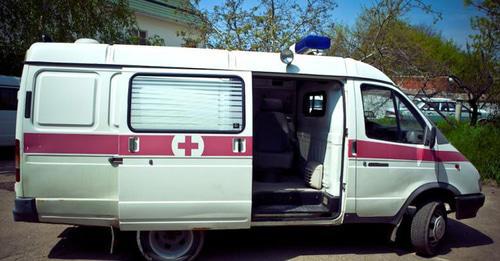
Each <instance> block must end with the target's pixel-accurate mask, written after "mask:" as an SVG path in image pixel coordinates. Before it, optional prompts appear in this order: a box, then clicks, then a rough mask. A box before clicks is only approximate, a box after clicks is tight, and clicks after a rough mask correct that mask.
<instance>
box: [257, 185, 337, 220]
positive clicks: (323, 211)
mask: <svg viewBox="0 0 500 261" xmlns="http://www.w3.org/2000/svg"><path fill="white" fill-rule="evenodd" d="M338 206H339V199H338V198H335V197H332V196H330V195H329V194H327V193H323V192H321V191H288V192H265V193H257V194H254V196H253V209H252V212H253V213H252V216H253V220H254V221H263V220H270V219H280V220H282V219H296V218H321V217H328V216H331V215H332V214H334V213H336V212H338Z"/></svg>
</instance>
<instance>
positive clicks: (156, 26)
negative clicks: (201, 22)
mask: <svg viewBox="0 0 500 261" xmlns="http://www.w3.org/2000/svg"><path fill="white" fill-rule="evenodd" d="M135 15H136V19H137V24H138V26H139V28H140V29H141V30H145V31H147V36H148V37H150V36H153V35H155V34H157V35H158V36H160V37H161V38H163V39H164V40H165V45H167V46H181V45H182V44H183V43H184V41H183V39H182V37H180V36H177V32H178V31H186V32H187V31H188V26H187V25H181V24H178V23H174V22H169V21H165V20H161V19H158V18H154V17H151V16H147V15H144V14H141V13H135Z"/></svg>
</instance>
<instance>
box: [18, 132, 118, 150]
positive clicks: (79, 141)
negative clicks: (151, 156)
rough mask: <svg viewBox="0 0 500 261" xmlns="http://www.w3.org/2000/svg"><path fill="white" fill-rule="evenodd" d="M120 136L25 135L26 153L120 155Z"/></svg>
mask: <svg viewBox="0 0 500 261" xmlns="http://www.w3.org/2000/svg"><path fill="white" fill-rule="evenodd" d="M117 145H118V135H94V134H88V135H87V134H85V135H81V134H35V133H25V134H24V152H25V153H71V154H118V146H117Z"/></svg>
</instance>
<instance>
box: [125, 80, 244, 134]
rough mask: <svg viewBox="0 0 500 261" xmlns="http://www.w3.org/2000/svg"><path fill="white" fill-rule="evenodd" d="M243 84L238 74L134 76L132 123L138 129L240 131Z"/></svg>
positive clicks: (152, 130)
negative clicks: (221, 75) (230, 75)
mask: <svg viewBox="0 0 500 261" xmlns="http://www.w3.org/2000/svg"><path fill="white" fill-rule="evenodd" d="M243 87H244V85H243V81H242V80H241V79H240V78H237V77H219V76H214V77H212V76H206V77H197V76H163V75H138V76H135V77H134V78H132V82H131V86H130V97H129V99H130V100H129V102H130V106H129V119H128V120H129V126H130V128H131V129H132V130H133V131H137V132H167V131H168V132H205V133H206V132H218V133H221V132H222V133H238V132H241V131H242V130H243V127H244V126H243V123H244V121H243V119H244V118H243V117H244V115H243V113H244V110H243V101H244V99H243Z"/></svg>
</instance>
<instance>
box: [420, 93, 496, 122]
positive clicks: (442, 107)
mask: <svg viewBox="0 0 500 261" xmlns="http://www.w3.org/2000/svg"><path fill="white" fill-rule="evenodd" d="M416 104H417V107H418V108H419V109H420V110H421V111H422V112H423V113H424V114H425V115H426V116H427V117H428V118H429V119H431V120H432V121H434V122H435V121H439V120H441V119H442V117H441V115H439V113H438V112H436V109H438V110H439V111H440V112H441V113H442V114H443V115H445V116H446V117H448V118H455V110H456V105H457V102H456V101H454V100H452V99H448V98H430V99H423V98H421V99H418V98H417V102H416ZM478 113H479V115H478V121H481V120H486V119H488V117H489V115H490V113H489V112H488V111H486V110H484V109H479V111H478ZM471 116H472V110H471V109H469V107H467V105H466V104H462V113H461V115H460V121H469V120H470V117H471Z"/></svg>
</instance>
